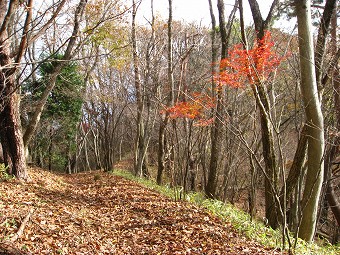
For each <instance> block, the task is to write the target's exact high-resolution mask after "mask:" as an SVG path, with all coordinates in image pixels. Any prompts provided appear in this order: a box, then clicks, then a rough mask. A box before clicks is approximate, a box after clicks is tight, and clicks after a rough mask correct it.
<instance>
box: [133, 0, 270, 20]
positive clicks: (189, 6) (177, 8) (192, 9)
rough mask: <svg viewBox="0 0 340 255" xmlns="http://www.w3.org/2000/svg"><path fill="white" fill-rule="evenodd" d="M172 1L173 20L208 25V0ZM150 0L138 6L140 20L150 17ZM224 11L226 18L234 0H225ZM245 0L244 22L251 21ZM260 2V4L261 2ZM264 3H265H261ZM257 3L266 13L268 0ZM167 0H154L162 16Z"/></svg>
mask: <svg viewBox="0 0 340 255" xmlns="http://www.w3.org/2000/svg"><path fill="white" fill-rule="evenodd" d="M172 1H173V18H174V19H175V20H182V19H183V20H185V21H187V22H193V21H195V22H197V23H201V24H202V25H206V26H209V25H210V22H211V19H210V13H209V2H208V0H172ZM150 2H151V0H143V2H142V4H141V6H140V13H139V14H140V17H139V19H140V20H142V19H143V18H142V17H141V16H144V17H150V15H151V11H150V9H151V7H150V6H151V4H150ZM224 2H225V11H226V19H227V18H228V16H229V13H230V11H231V10H232V8H233V5H234V2H235V1H234V0H225V1H224ZM247 3H248V2H247V1H244V5H245V7H244V9H245V10H244V12H245V15H244V16H245V18H246V22H247V23H248V22H251V12H250V9H249V5H248V4H247ZM261 3H262V4H261ZM263 3H265V4H263ZM212 4H213V7H214V9H215V10H214V12H215V17H216V18H218V15H217V0H212ZM259 4H260V5H261V12H262V15H263V16H264V15H266V14H267V13H268V10H269V8H270V1H268V0H260V1H259ZM168 6H169V4H168V0H154V11H155V12H158V13H159V14H160V15H161V16H162V17H164V18H167V17H168Z"/></svg>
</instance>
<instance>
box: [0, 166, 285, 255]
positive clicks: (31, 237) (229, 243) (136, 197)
mask: <svg viewBox="0 0 340 255" xmlns="http://www.w3.org/2000/svg"><path fill="white" fill-rule="evenodd" d="M30 176H31V177H32V182H29V183H20V182H18V181H16V180H12V181H9V182H1V183H0V242H1V241H2V242H3V241H4V239H9V238H10V237H11V236H13V235H14V234H15V233H17V232H18V228H19V227H20V225H21V223H22V222H23V220H24V218H25V216H27V214H28V213H29V211H30V210H31V209H33V211H32V214H31V217H30V219H29V220H28V222H27V224H26V225H25V228H24V231H23V234H22V235H21V236H20V237H19V238H18V239H17V240H16V241H15V242H14V245H15V246H16V247H18V248H20V249H21V250H22V251H26V252H29V253H31V254H280V253H279V252H275V251H272V250H268V249H265V248H264V247H262V246H261V245H258V244H256V243H254V242H252V241H250V240H247V239H246V238H244V237H242V236H241V235H239V234H237V232H236V231H235V230H234V229H233V228H232V226H231V225H230V224H228V223H225V222H222V221H220V220H219V219H217V218H216V217H214V216H212V215H211V214H209V213H208V212H207V211H205V210H204V209H201V208H198V207H196V206H194V205H192V204H189V203H186V202H176V201H172V200H171V199H169V198H167V197H165V196H162V195H160V194H158V193H156V192H154V191H152V190H149V189H147V188H145V187H142V186H140V185H139V184H136V183H134V182H132V181H128V180H125V179H123V178H121V177H117V176H113V175H111V174H107V173H103V172H88V173H81V174H73V175H54V174H51V173H48V172H45V171H41V170H39V169H34V170H31V171H30ZM7 243H8V242H5V243H4V242H3V243H2V246H5V245H6V244H7ZM0 253H1V243H0Z"/></svg>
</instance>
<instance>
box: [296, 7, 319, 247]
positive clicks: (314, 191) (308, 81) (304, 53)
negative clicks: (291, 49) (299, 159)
mask: <svg viewBox="0 0 340 255" xmlns="http://www.w3.org/2000/svg"><path fill="white" fill-rule="evenodd" d="M295 4H296V13H297V21H298V35H299V51H300V72H301V85H300V86H301V94H302V98H303V102H304V107H305V114H306V125H307V136H308V150H307V157H308V159H307V166H308V170H307V174H306V183H305V189H304V194H303V199H302V219H301V224H300V228H299V237H300V238H302V239H304V240H305V241H307V242H311V241H312V240H313V238H314V233H315V227H316V222H317V212H318V203H319V199H320V193H321V187H322V181H323V175H324V162H323V161H324V160H323V156H324V127H323V125H324V124H323V115H322V112H321V103H320V100H319V96H318V89H317V81H316V73H315V67H314V47H313V37H312V33H311V31H312V21H311V3H310V0H300V1H298V0H296V1H295Z"/></svg>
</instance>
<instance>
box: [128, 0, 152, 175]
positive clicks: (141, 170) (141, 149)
mask: <svg viewBox="0 0 340 255" xmlns="http://www.w3.org/2000/svg"><path fill="white" fill-rule="evenodd" d="M137 9H138V6H137V4H136V2H135V0H133V1H132V29H131V40H132V47H133V68H134V78H135V90H136V100H137V133H136V141H135V159H134V171H135V174H136V175H137V176H144V177H148V175H149V173H148V169H147V165H146V150H147V147H146V142H145V125H144V120H143V113H144V100H143V93H142V84H141V79H140V73H139V64H138V54H137V41H136V14H137Z"/></svg>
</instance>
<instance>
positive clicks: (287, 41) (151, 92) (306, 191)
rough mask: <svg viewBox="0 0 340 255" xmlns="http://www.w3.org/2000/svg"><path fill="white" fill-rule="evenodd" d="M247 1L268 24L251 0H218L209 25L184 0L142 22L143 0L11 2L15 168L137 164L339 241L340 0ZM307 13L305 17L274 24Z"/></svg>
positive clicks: (2, 130)
mask: <svg viewBox="0 0 340 255" xmlns="http://www.w3.org/2000/svg"><path fill="white" fill-rule="evenodd" d="M248 2H249V4H250V7H251V11H252V16H253V21H254V25H253V26H249V27H246V26H245V25H244V18H243V4H245V3H243V1H242V0H235V2H234V5H233V6H230V5H225V3H224V1H223V0H218V1H217V2H216V3H215V2H213V1H211V0H207V1H206V8H208V9H210V11H211V21H212V22H211V27H206V26H201V25H199V24H197V23H187V22H185V21H180V20H173V18H172V1H171V0H169V1H168V3H169V16H168V17H167V18H165V19H164V18H163V17H160V16H158V15H157V14H156V11H155V10H154V9H153V1H151V6H150V10H151V13H152V15H151V16H150V17H147V22H148V25H143V26H142V25H139V24H138V22H136V14H137V13H138V11H139V9H138V7H139V4H140V1H137V0H131V1H122V0H111V1H107V0H88V1H86V0H80V1H75V0H72V1H71V0H69V1H68V0H58V1H56V0H54V1H41V2H40V1H33V0H28V1H15V0H11V1H4V0H3V1H0V7H1V8H0V22H1V23H0V25H1V28H0V63H1V69H0V137H1V145H2V152H3V153H2V154H3V155H2V157H1V160H2V161H3V162H4V166H5V167H6V171H7V172H8V173H9V174H14V175H15V176H16V177H17V178H19V179H22V180H27V179H29V176H28V174H27V171H26V169H27V167H26V166H27V165H28V164H32V165H35V166H39V167H41V168H45V169H48V170H50V171H56V172H66V173H70V174H71V173H77V172H83V171H89V170H94V169H103V170H105V171H111V170H112V169H113V168H114V167H115V165H116V164H117V163H119V162H121V161H125V162H130V164H129V166H130V169H129V170H130V171H131V172H133V173H134V174H135V175H136V176H140V177H145V178H153V179H155V180H156V181H157V183H159V184H165V185H169V186H170V187H176V188H178V189H180V190H181V192H183V193H188V192H192V191H198V192H203V193H204V194H205V195H206V196H207V197H209V198H216V199H220V200H222V201H224V202H230V203H238V205H239V206H241V207H242V208H243V209H244V210H246V211H248V212H249V213H250V215H251V216H252V217H254V218H255V217H260V218H263V219H264V221H265V222H266V223H267V224H268V225H269V226H271V227H273V228H277V227H279V226H284V229H286V230H288V229H289V230H291V231H293V232H294V233H296V234H297V235H299V236H300V237H302V238H303V239H305V240H307V241H312V240H313V239H314V237H315V233H316V234H317V236H319V237H322V238H325V239H327V240H329V241H330V242H331V243H334V244H335V243H338V242H339V239H340V228H339V226H340V204H339V201H338V198H339V193H340V190H339V189H340V186H339V185H340V179H339V177H340V176H339V174H340V171H339V164H340V158H338V156H339V136H340V134H339V128H340V97H339V90H340V87H339V72H338V71H339V54H340V53H339V43H338V37H339V34H338V26H337V21H338V17H339V13H338V9H337V8H338V5H339V1H335V0H327V1H313V2H312V3H310V2H309V1H296V2H294V1H278V0H274V1H273V2H272V3H268V5H269V4H270V6H271V8H270V11H269V13H268V16H267V17H262V14H261V12H260V9H259V6H258V3H257V1H256V0H249V1H248ZM300 2H301V3H300ZM213 4H217V6H218V13H214V12H213V8H212V5H213ZM306 6H307V7H306ZM305 7H306V8H305ZM309 7H311V9H309ZM193 10H194V6H193ZM305 10H307V11H306V12H305ZM309 10H310V11H311V12H309ZM306 13H307V16H306V15H305V14H306ZM309 14H311V17H312V19H311V20H308V15H309ZM292 17H297V18H298V23H299V30H297V29H295V30H293V31H289V32H287V31H285V30H284V29H283V28H282V29H281V28H273V27H272V25H273V24H275V21H277V20H278V19H279V18H286V19H290V18H292ZM304 21H305V22H304ZM268 31H269V32H270V33H268ZM312 31H314V32H313V34H312V36H313V38H312V40H311V41H306V40H305V41H304V40H303V39H302V40H301V38H304V37H303V36H304V34H303V33H302V32H305V34H306V36H307V37H308V33H309V32H312ZM306 42H307V44H306ZM313 42H314V46H313ZM303 43H305V46H303V45H304V44H303ZM299 46H300V47H299ZM299 48H300V50H299ZM302 49H303V50H310V51H309V55H308V56H309V57H310V58H309V57H308V58H309V59H307V57H305V56H303V55H302V54H303V50H302ZM310 53H312V54H310ZM305 59H307V60H308V61H307V63H304V62H303V61H304V60H305ZM308 64H312V68H309V69H308V68H307V69H303V68H304V67H305V66H308ZM309 67H310V65H309ZM301 70H302V71H301ZM308 70H309V71H311V74H310V75H309V71H308ZM300 71H301V72H300ZM301 74H302V75H301ZM306 76H308V77H306ZM307 78H310V79H311V80H310V81H309V82H308V81H307V82H306V79H307ZM306 86H307V87H306ZM308 86H310V87H308ZM308 92H313V93H312V95H311V97H310V98H309V97H308V95H307V94H308ZM311 102H315V105H314V103H313V104H312V103H311ZM311 105H312V109H311V108H310V106H311ZM314 117H315V118H314ZM309 206H311V207H309ZM306 208H307V209H306ZM308 208H309V209H308ZM310 208H312V209H311V210H310ZM305 226H311V229H308V228H307V227H305Z"/></svg>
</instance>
